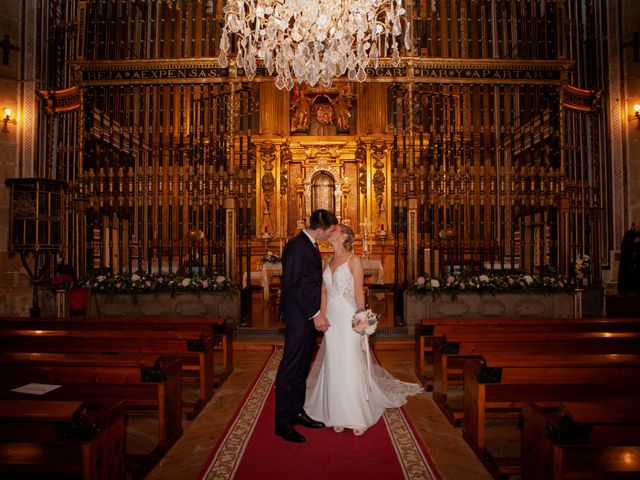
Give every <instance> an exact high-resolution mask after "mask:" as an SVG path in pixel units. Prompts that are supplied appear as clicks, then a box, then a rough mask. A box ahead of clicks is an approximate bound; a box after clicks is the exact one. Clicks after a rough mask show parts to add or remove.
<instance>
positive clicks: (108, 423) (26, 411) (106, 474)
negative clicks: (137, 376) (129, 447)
mask: <svg viewBox="0 0 640 480" xmlns="http://www.w3.org/2000/svg"><path fill="white" fill-rule="evenodd" d="M124 423H125V422H124V406H123V404H122V402H116V403H110V404H105V405H102V406H100V407H91V406H88V405H86V404H84V403H83V402H81V401H42V400H38V401H30V400H0V476H3V477H4V476H5V475H6V477H4V478H8V477H9V476H11V477H14V476H16V477H20V478H24V477H25V476H28V475H36V476H38V477H42V476H43V475H47V474H53V473H55V474H65V475H68V474H74V475H80V477H81V478H83V479H86V480H121V479H123V478H125V468H124V450H125V442H126V438H125V428H124Z"/></svg>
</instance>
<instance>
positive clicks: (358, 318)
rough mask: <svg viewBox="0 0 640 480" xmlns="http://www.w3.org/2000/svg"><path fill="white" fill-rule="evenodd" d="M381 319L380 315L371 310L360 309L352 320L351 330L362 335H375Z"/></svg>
mask: <svg viewBox="0 0 640 480" xmlns="http://www.w3.org/2000/svg"><path fill="white" fill-rule="evenodd" d="M379 318H380V315H378V314H377V313H373V312H372V311H371V309H369V308H367V309H364V308H359V309H358V310H356V313H355V314H354V315H353V318H352V319H351V328H352V329H353V331H354V332H356V333H359V334H360V335H373V334H374V333H375V331H376V327H377V326H378V319H379Z"/></svg>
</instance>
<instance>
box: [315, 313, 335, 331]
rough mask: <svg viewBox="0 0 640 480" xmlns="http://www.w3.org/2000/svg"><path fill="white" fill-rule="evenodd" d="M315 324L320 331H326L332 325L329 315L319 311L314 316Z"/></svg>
mask: <svg viewBox="0 0 640 480" xmlns="http://www.w3.org/2000/svg"><path fill="white" fill-rule="evenodd" d="M313 324H314V326H315V327H316V330H318V331H319V332H326V331H327V330H329V327H330V326H331V324H330V323H329V320H327V317H326V316H325V315H324V314H322V313H319V314H318V315H316V316H315V317H313Z"/></svg>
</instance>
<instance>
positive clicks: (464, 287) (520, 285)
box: [409, 269, 572, 297]
mask: <svg viewBox="0 0 640 480" xmlns="http://www.w3.org/2000/svg"><path fill="white" fill-rule="evenodd" d="M571 289H572V287H571V285H570V284H569V282H568V281H567V279H566V277H564V276H562V275H558V274H556V273H555V272H553V271H551V270H549V269H547V271H546V272H540V273H530V274H529V273H526V274H525V273H513V274H499V275H496V274H491V273H481V274H474V273H473V272H463V273H461V274H453V273H450V274H447V275H445V276H443V277H441V278H439V279H438V278H432V277H430V276H429V275H421V276H419V277H418V278H417V279H416V281H415V282H414V283H413V284H412V285H410V286H409V290H410V291H413V292H415V293H419V294H425V293H431V294H432V295H433V296H434V297H437V296H438V295H440V294H442V293H449V294H451V295H454V296H455V295H456V294H457V293H459V292H463V291H468V292H476V293H498V292H511V293H525V292H542V293H553V292H559V291H571Z"/></svg>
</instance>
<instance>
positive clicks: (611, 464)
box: [522, 398, 640, 480]
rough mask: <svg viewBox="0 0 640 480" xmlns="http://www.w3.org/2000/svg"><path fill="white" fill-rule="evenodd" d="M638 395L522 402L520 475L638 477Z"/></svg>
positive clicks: (543, 479) (537, 479)
mask: <svg viewBox="0 0 640 480" xmlns="http://www.w3.org/2000/svg"><path fill="white" fill-rule="evenodd" d="M637 405H638V398H632V399H628V398H627V399H613V400H611V401H590V402H585V401H580V402H565V403H563V404H562V405H561V406H559V407H552V408H548V407H543V406H541V405H539V404H538V403H527V404H525V405H524V406H523V408H522V417H523V428H522V462H523V479H524V480H561V479H565V478H624V477H627V478H638V477H640V413H638V408H637Z"/></svg>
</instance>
